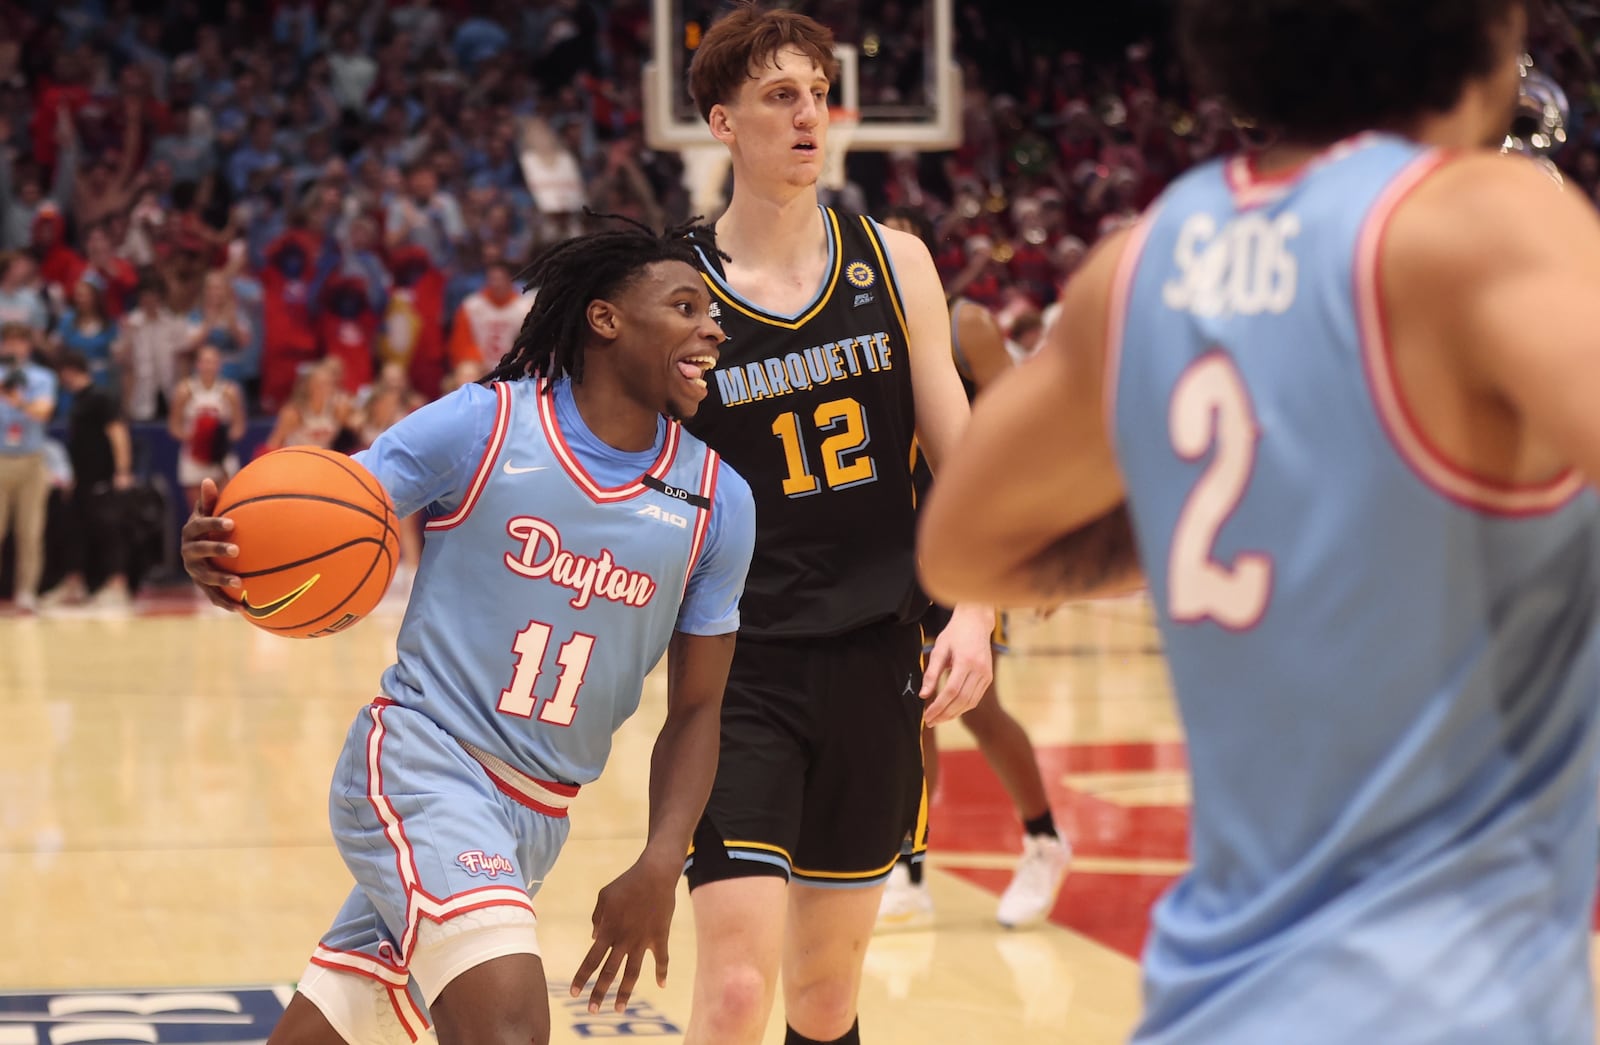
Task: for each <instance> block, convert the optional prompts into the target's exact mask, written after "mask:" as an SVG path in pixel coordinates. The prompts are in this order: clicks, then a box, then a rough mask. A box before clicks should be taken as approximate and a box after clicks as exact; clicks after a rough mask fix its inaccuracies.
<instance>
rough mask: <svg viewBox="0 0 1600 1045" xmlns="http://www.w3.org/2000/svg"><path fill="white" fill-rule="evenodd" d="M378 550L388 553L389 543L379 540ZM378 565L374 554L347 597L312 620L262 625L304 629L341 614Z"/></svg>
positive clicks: (352, 543)
mask: <svg viewBox="0 0 1600 1045" xmlns="http://www.w3.org/2000/svg"><path fill="white" fill-rule="evenodd" d="M370 539H371V538H363V539H362V540H370ZM360 543H362V542H361V541H353V542H351V543H350V544H346V545H343V546H342V547H340V548H336V549H333V551H343V550H344V549H346V548H353V547H355V546H356V545H357V544H360ZM378 551H379V552H380V553H382V554H385V555H387V554H388V552H389V546H388V545H387V544H385V543H384V542H382V541H379V542H378ZM331 554H333V552H332V551H330V552H324V553H323V555H319V556H317V558H319V559H320V558H322V557H323V556H326V555H331ZM310 561H311V562H315V561H316V559H312V560H310ZM291 565H298V564H294V563H291ZM377 566H378V556H377V555H374V556H373V557H372V562H371V563H370V564H368V566H367V572H366V573H364V574H362V575H361V580H359V581H357V582H356V583H355V584H354V585H352V586H351V588H350V591H349V592H348V593H346V594H345V597H344V598H342V599H340V600H339V602H338V603H337V604H336V605H334V606H331V607H329V608H328V609H327V610H326V611H325V612H323V613H319V614H318V615H317V616H315V617H312V618H311V619H310V620H306V621H301V622H300V623H298V624H281V625H271V624H264V625H262V628H263V630H265V631H272V632H281V631H303V630H305V629H306V628H309V627H311V626H312V625H313V624H320V623H321V622H322V621H325V620H327V619H328V618H329V617H333V616H336V615H337V614H339V613H340V612H341V611H342V610H343V609H344V608H345V606H346V604H348V603H349V602H350V600H351V599H353V598H355V597H356V596H357V595H359V594H361V592H362V590H363V589H364V588H366V586H367V581H369V580H371V579H372V571H373V570H375V569H377ZM286 568H287V567H279V569H286ZM389 580H390V581H393V580H394V575H393V573H391V574H390V575H389ZM385 587H387V585H385ZM369 612H370V611H369ZM362 616H363V617H364V616H366V614H362ZM292 637H295V638H302V637H303V638H311V637H312V636H309V635H307V636H292Z"/></svg>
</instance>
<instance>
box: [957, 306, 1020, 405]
mask: <svg viewBox="0 0 1600 1045" xmlns="http://www.w3.org/2000/svg"><path fill="white" fill-rule="evenodd" d="M955 341H956V345H955V347H956V354H957V356H958V357H959V358H960V359H963V360H965V361H966V373H965V374H964V375H963V376H965V377H966V378H967V379H968V380H970V381H971V382H972V383H973V384H975V385H977V386H978V391H980V392H981V391H983V390H984V389H985V388H988V387H989V386H990V385H992V384H994V382H995V379H996V378H998V377H999V376H1000V375H1001V374H1003V373H1005V372H1006V371H1007V370H1010V369H1011V353H1009V352H1007V351H1006V335H1005V332H1004V331H1002V330H1001V329H1000V322H999V321H998V320H997V319H995V318H994V313H993V312H990V311H989V310H988V309H986V308H984V307H983V306H982V305H977V304H972V303H966V304H963V305H962V306H961V307H960V308H959V309H957V310H956V321H955Z"/></svg>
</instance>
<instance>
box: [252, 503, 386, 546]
mask: <svg viewBox="0 0 1600 1045" xmlns="http://www.w3.org/2000/svg"><path fill="white" fill-rule="evenodd" d="M262 501H313V502H315V503H317V504H333V505H338V506H339V507H340V508H348V509H350V510H351V511H352V512H355V513H357V514H359V515H365V516H366V517H367V518H368V519H371V520H372V521H373V522H375V523H378V524H379V525H381V526H383V527H384V529H386V530H392V529H393V527H391V526H390V525H389V524H388V521H387V519H386V518H385V517H384V516H383V515H379V514H378V513H377V512H375V511H373V510H372V509H371V508H368V507H366V506H364V505H360V504H356V503H354V502H352V501H346V500H341V499H340V498H338V497H329V496H327V495H325V494H320V493H262V494H256V495H255V496H254V497H246V498H245V499H244V500H242V501H236V502H235V503H233V504H230V505H228V507H227V511H224V512H223V515H224V516H226V515H227V513H228V512H231V511H234V510H235V509H238V508H243V507H244V506H245V505H247V504H258V503H260V502H262ZM385 511H387V509H385ZM395 536H397V537H398V536H399V534H395Z"/></svg>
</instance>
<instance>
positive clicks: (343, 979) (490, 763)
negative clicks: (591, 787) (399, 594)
mask: <svg viewBox="0 0 1600 1045" xmlns="http://www.w3.org/2000/svg"><path fill="white" fill-rule="evenodd" d="M577 791H578V789H577V788H576V787H574V786H571V785H565V784H556V783H550V782H546V781H539V780H535V779H534V778H532V777H529V776H527V775H526V774H523V773H521V772H519V771H518V770H516V769H514V768H512V767H511V766H509V765H507V764H506V763H505V762H503V761H501V760H499V759H497V758H495V757H494V756H492V755H489V754H488V753H486V752H482V751H478V750H476V749H473V750H469V749H468V748H467V747H466V746H465V745H463V744H462V743H461V742H459V741H457V740H455V739H454V738H453V737H451V736H450V735H449V734H448V733H446V732H445V731H444V730H442V729H440V728H439V726H438V725H436V724H435V723H434V721H433V720H432V719H430V718H429V717H428V716H427V715H424V714H423V713H422V712H420V711H416V710H413V709H411V708H406V707H402V706H400V705H398V704H395V703H393V702H392V701H389V700H387V699H385V698H379V699H378V700H376V701H374V702H373V703H372V704H369V705H368V706H367V707H365V708H363V709H362V711H361V714H360V715H358V716H357V717H356V721H355V723H354V724H353V725H352V726H351V727H350V732H349V734H348V735H347V736H346V737H345V744H344V750H343V752H342V753H341V754H340V756H339V761H338V764H337V766H336V767H335V769H334V774H333V784H332V787H331V789H330V792H329V796H328V813H329V819H330V820H331V821H332V826H333V838H334V843H335V844H336V845H337V846H338V847H339V855H340V856H342V857H343V858H344V862H345V866H347V867H349V868H350V873H351V874H352V875H354V876H355V879H356V887H355V888H354V889H353V890H351V893H350V896H349V898H348V899H347V900H345V902H344V906H343V907H342V908H340V910H339V913H338V915H337V916H336V917H335V918H334V922H333V925H332V927H331V928H330V929H329V930H328V931H327V933H326V934H325V935H324V936H323V937H322V941H321V943H320V944H319V945H318V946H317V949H316V951H315V952H314V953H313V955H312V957H311V964H310V966H309V967H308V968H307V970H306V975H305V976H304V977H302V981H301V984H300V990H301V993H303V994H305V995H306V996H307V997H308V998H310V1000H312V1001H313V1002H314V1003H316V1004H317V1007H318V1008H319V1009H321V1010H322V1011H323V1013H324V1015H326V1016H327V1017H328V1019H329V1021H330V1022H331V1023H333V1025H334V1028H335V1029H336V1030H338V1031H340V1033H341V1034H342V1035H343V1036H344V1037H345V1038H346V1040H347V1041H351V1042H360V1041H363V1040H367V1039H374V1038H381V1037H382V1034H381V1033H379V1030H376V1029H374V1027H373V1026H372V1025H371V1024H370V1021H369V1017H373V1016H374V1013H373V1012H371V1011H369V1010H372V1009H373V1008H374V1006H376V1018H378V1020H379V1022H380V1023H381V1024H382V1025H383V1026H384V1027H386V1028H387V1029H388V1030H389V1031H392V1030H393V1024H394V1021H395V1020H398V1022H399V1025H400V1029H402V1030H403V1031H404V1032H405V1034H406V1036H407V1037H409V1038H410V1040H412V1041H417V1040H419V1039H420V1037H421V1033H422V1031H424V1030H426V1028H427V1027H428V1025H429V1020H428V1019H427V1015H426V1013H427V1004H428V1002H430V1001H432V1000H433V999H435V998H437V997H438V995H439V992H440V991H442V990H443V989H444V987H445V986H446V985H447V984H448V983H449V981H450V980H451V979H453V978H454V977H455V976H457V975H459V974H460V973H462V972H464V971H466V970H467V969H468V968H471V967H472V966H473V965H477V964H479V963H481V962H483V961H487V960H488V959H490V958H493V957H498V956H500V955H503V954H512V953H526V952H531V953H533V954H538V953H539V951H538V944H537V937H536V936H535V935H534V933H533V926H534V916H533V899H532V897H533V894H534V893H535V892H537V891H538V888H539V885H540V883H541V882H543V880H544V877H545V875H546V874H548V873H549V871H550V868H551V867H552V866H553V865H554V864H555V860H556V856H557V854H559V853H560V852H561V846H562V844H563V843H564V842H565V841H566V838H567V831H568V826H569V825H568V821H567V805H568V804H569V803H570V802H571V800H572V798H573V797H574V796H575V795H576V794H577ZM330 973H333V974H353V976H354V977H359V978H361V979H360V980H354V979H353V978H352V976H351V975H329V974H330ZM361 980H364V981H367V982H364V983H363V982H361ZM374 982H375V983H376V984H378V985H380V986H381V987H382V991H381V992H379V996H378V999H377V1001H376V1003H375V1002H374V1000H373V998H374V994H373V990H372V983H374ZM387 1010H392V1013H391V1012H389V1011H387Z"/></svg>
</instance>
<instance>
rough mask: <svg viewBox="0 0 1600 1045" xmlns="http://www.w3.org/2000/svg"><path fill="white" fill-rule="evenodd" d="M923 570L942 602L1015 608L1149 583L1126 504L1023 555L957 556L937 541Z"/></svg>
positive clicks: (1132, 588)
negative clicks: (978, 603)
mask: <svg viewBox="0 0 1600 1045" xmlns="http://www.w3.org/2000/svg"><path fill="white" fill-rule="evenodd" d="M942 547H944V548H950V547H953V546H950V545H944V546H942ZM922 572H923V578H924V582H925V585H926V587H927V590H928V593H929V594H930V595H932V596H933V597H934V598H935V599H938V600H940V601H947V602H952V603H968V602H974V601H983V602H989V603H993V604H994V605H997V606H1011V607H1039V606H1054V605H1056V604H1057V603H1060V602H1063V601H1065V600H1068V599H1087V598H1098V597H1103V596H1108V595H1124V594H1127V593H1129V592H1133V591H1137V590H1139V589H1140V588H1141V587H1143V586H1144V579H1143V575H1142V574H1141V572H1140V568H1139V555H1138V547H1137V545H1136V544H1135V543H1134V539H1133V528H1132V525H1131V523H1130V521H1129V519H1128V512H1127V507H1126V506H1125V505H1118V506H1117V507H1116V508H1114V509H1112V510H1111V511H1109V512H1107V513H1106V514H1104V515H1102V516H1100V517H1099V518H1097V519H1095V520H1093V521H1091V522H1088V523H1085V524H1084V525H1083V526H1080V527H1078V528H1077V529H1075V530H1072V531H1071V532H1069V533H1066V534H1063V535H1061V536H1060V537H1058V538H1056V539H1055V540H1053V541H1051V542H1050V543H1049V544H1047V545H1045V546H1044V547H1043V548H1041V549H1039V550H1038V551H1037V552H1031V553H1028V552H1024V553H1023V554H1021V555H1020V556H1018V555H1004V554H1000V555H996V554H986V555H984V556H982V557H974V556H972V555H971V554H969V553H963V554H960V555H959V556H956V557H953V558H952V557H947V556H945V555H944V554H943V552H942V551H941V546H940V545H935V546H934V548H933V550H932V553H931V554H929V555H926V556H925V557H924V559H923V562H922Z"/></svg>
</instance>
